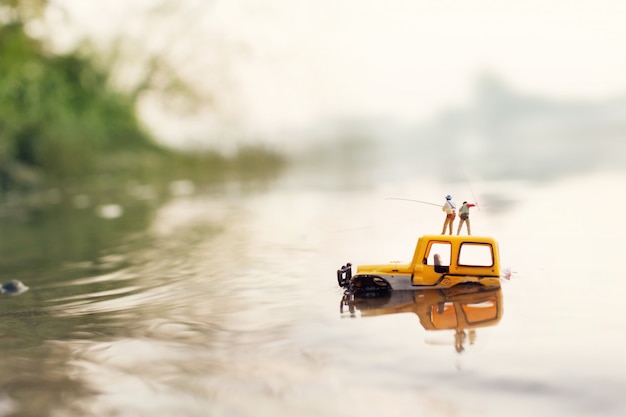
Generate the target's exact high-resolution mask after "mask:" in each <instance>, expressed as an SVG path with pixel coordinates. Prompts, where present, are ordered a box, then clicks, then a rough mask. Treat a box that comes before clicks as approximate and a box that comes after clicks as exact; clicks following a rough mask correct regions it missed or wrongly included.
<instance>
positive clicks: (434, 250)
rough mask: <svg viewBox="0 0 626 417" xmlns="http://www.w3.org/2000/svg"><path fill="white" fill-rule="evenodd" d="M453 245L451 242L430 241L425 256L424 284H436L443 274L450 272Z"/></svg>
mask: <svg viewBox="0 0 626 417" xmlns="http://www.w3.org/2000/svg"><path fill="white" fill-rule="evenodd" d="M451 254H452V245H451V244H450V242H443V241H432V242H429V244H428V248H427V249H426V255H425V257H424V270H423V274H422V277H423V282H422V283H421V284H422V285H435V284H436V283H437V282H438V281H439V280H440V279H441V277H442V276H443V275H445V274H447V273H449V272H450V259H451Z"/></svg>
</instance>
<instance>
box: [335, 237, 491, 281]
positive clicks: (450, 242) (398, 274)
mask: <svg viewBox="0 0 626 417" xmlns="http://www.w3.org/2000/svg"><path fill="white" fill-rule="evenodd" d="M337 281H338V283H339V286H341V287H343V288H345V289H346V290H347V291H349V292H357V293H358V292H386V291H388V290H415V289H421V288H449V287H452V286H454V285H457V284H462V283H477V284H481V285H483V286H486V287H499V286H500V255H499V252H498V244H497V243H496V241H495V240H494V239H493V238H491V237H484V236H483V237H481V236H448V235H425V236H422V237H420V238H419V239H418V240H417V245H416V246H415V251H414V254H413V259H412V261H411V262H410V263H399V262H394V263H389V264H376V265H359V266H357V270H356V274H355V275H352V265H351V264H349V263H348V264H346V265H344V266H342V267H341V268H340V269H339V270H337Z"/></svg>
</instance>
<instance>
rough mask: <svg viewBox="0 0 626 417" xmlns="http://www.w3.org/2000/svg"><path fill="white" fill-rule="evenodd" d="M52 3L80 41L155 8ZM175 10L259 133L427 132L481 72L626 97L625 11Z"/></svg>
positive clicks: (519, 7) (74, 0) (368, 2)
mask: <svg viewBox="0 0 626 417" xmlns="http://www.w3.org/2000/svg"><path fill="white" fill-rule="evenodd" d="M56 1H57V2H59V3H63V4H67V5H68V6H67V7H68V9H69V10H70V11H71V14H72V15H73V16H74V18H75V21H77V22H79V23H80V24H82V25H83V29H82V31H83V32H84V33H92V34H94V35H95V36H101V37H103V36H106V34H107V33H113V32H115V31H119V30H128V29H127V28H129V27H132V25H133V22H135V23H136V21H137V19H138V17H137V16H139V15H140V14H139V11H140V10H141V9H142V7H145V6H144V5H150V4H157V3H159V2H160V1H159V0H135V1H133V2H128V1H126V0H109V1H107V2H86V1H84V0H56ZM178 2H179V3H180V4H189V5H194V4H195V5H200V6H199V7H200V10H203V12H202V13H200V14H197V15H195V16H194V18H196V19H197V21H196V22H195V23H194V27H196V26H197V30H198V32H194V35H193V37H192V39H190V40H189V47H190V48H192V49H193V50H194V56H195V57H196V58H197V59H198V60H200V61H202V60H204V59H208V60H210V59H211V57H213V58H214V57H215V54H214V53H213V46H214V43H213V41H212V40H211V39H215V37H218V38H220V42H221V44H222V45H232V46H233V52H232V53H231V54H230V55H229V58H228V61H229V62H228V63H227V64H224V65H225V66H227V71H229V73H230V76H229V78H232V79H234V81H235V82H236V84H237V91H236V92H233V91H231V90H228V91H224V92H222V93H221V94H223V95H225V96H228V95H229V94H236V95H237V103H238V104H237V106H240V110H241V114H242V115H245V124H246V125H247V126H248V128H250V129H253V130H254V129H256V130H259V131H267V132H276V131H279V130H281V129H284V128H298V127H299V126H306V125H307V124H310V123H314V122H316V121H319V120H324V119H326V118H332V117H343V116H356V117H379V116H383V117H387V118H391V119H399V120H403V121H409V122H419V121H423V120H428V119H429V118H430V117H432V116H433V115H436V114H437V113H438V112H439V111H440V110H441V109H444V108H447V107H449V106H455V105H462V104H463V103H466V102H468V101H469V100H471V97H472V89H473V87H474V82H475V79H476V76H477V75H478V74H480V73H484V72H489V73H492V74H494V75H496V76H498V77H500V78H501V79H502V80H503V81H504V82H506V83H507V84H509V85H510V86H511V87H512V88H514V89H516V90H518V91H521V92H528V93H532V94H537V95H543V96H546V97H549V98H550V97H551V98H576V99H590V100H595V99H603V98H608V97H614V96H616V95H621V94H623V93H625V92H626V76H625V75H624V74H626V47H625V46H624V45H626V23H625V18H626V2H625V1H623V0H555V1H549V0H525V1H523V2H520V1H508V0H437V1H434V0H216V1H213V2H210V1H201V0H178ZM105 4H106V5H105ZM129 4H132V6H129ZM204 4H206V6H203V5H204ZM198 33H200V34H203V35H198ZM169 36H176V32H173V33H172V32H170V35H169ZM180 36H181V37H183V36H185V35H184V34H183V33H181V34H180ZM203 36H206V39H203ZM237 48H241V50H243V51H245V52H244V53H243V54H240V53H239V52H238V51H235V49H237ZM181 65H190V64H189V63H188V62H186V63H184V64H183V63H181ZM213 65H215V64H213ZM212 68H215V67H212ZM196 74H198V73H196ZM200 78H202V77H200ZM199 82H202V80H200V81H199ZM189 126H190V129H192V130H193V129H198V131H201V130H202V126H203V123H202V122H200V123H197V124H195V125H194V126H195V127H193V128H192V127H191V124H189Z"/></svg>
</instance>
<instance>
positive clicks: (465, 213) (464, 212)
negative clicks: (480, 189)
mask: <svg viewBox="0 0 626 417" xmlns="http://www.w3.org/2000/svg"><path fill="white" fill-rule="evenodd" d="M474 206H476V204H471V203H469V204H468V203H467V201H464V202H463V205H462V206H461V208H460V209H459V217H460V218H461V220H459V229H458V230H457V231H456V234H457V235H458V234H460V233H461V227H463V223H465V224H466V225H467V234H468V235H471V234H472V232H471V229H470V221H469V213H470V207H474Z"/></svg>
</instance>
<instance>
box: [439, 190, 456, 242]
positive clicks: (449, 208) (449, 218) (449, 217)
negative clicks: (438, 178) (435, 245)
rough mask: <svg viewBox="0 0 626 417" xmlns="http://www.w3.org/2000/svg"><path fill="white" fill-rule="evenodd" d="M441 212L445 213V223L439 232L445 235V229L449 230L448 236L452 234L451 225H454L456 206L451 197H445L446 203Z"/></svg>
mask: <svg viewBox="0 0 626 417" xmlns="http://www.w3.org/2000/svg"><path fill="white" fill-rule="evenodd" d="M441 211H445V212H446V221H445V222H444V223H443V230H442V231H441V234H442V235H445V234H446V227H448V228H449V230H450V234H452V223H454V218H455V217H456V206H455V205H454V203H453V202H452V196H451V195H447V196H446V202H445V203H444V205H443V206H442V207H441Z"/></svg>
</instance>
